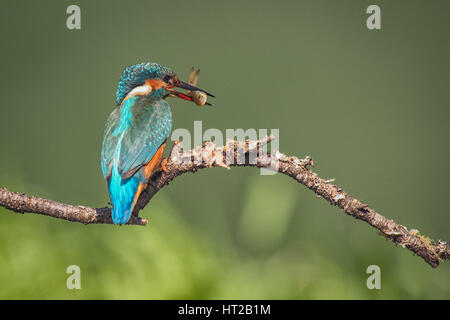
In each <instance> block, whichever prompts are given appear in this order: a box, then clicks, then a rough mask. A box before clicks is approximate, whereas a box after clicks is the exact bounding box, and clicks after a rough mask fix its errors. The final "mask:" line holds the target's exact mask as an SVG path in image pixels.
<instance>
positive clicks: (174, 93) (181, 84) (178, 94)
mask: <svg viewBox="0 0 450 320" xmlns="http://www.w3.org/2000/svg"><path fill="white" fill-rule="evenodd" d="M174 87H177V88H180V89H184V90H188V91H200V92H203V93H204V94H206V95H207V96H210V97H212V98H215V96H214V95H213V94H211V93H209V92H207V91H205V90H203V89H200V88H197V87H195V86H192V85H190V84H189V83H186V82H184V81H181V80H178V81H177V82H176V83H175V84H172V85H169V86H167V89H168V90H169V92H170V95H172V96H175V97H177V98H181V99H184V100H187V101H193V99H192V97H191V96H189V95H188V94H184V93H182V92H178V91H175V90H173V89H172V88H174ZM206 104H207V105H211V104H210V103H209V102H207V103H206Z"/></svg>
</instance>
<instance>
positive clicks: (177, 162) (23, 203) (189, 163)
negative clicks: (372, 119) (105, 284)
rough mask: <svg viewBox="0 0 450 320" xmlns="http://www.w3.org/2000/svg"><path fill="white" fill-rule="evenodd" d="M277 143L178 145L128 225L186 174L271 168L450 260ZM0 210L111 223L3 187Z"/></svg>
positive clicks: (106, 212) (416, 248)
mask: <svg viewBox="0 0 450 320" xmlns="http://www.w3.org/2000/svg"><path fill="white" fill-rule="evenodd" d="M272 140H273V136H268V137H265V138H263V139H261V140H255V141H253V140H246V141H241V142H239V141H229V142H227V144H225V145H224V146H221V147H217V146H216V145H215V144H213V143H211V142H207V143H205V144H204V145H203V146H201V147H200V146H199V147H196V148H195V149H192V150H190V151H187V152H183V148H182V146H181V144H180V143H178V142H175V143H174V145H173V148H172V151H171V154H170V157H169V159H168V161H167V164H166V168H167V171H166V172H165V171H160V172H157V173H155V174H154V175H153V176H152V178H151V179H150V180H149V184H148V186H147V188H146V189H145V190H144V191H143V192H142V194H141V196H140V197H139V199H138V201H137V203H136V206H135V210H134V212H133V215H132V217H131V219H130V221H129V222H128V224H133V225H145V224H147V220H146V219H143V218H140V217H138V213H139V211H140V210H142V209H143V208H144V207H145V206H146V205H147V204H148V202H149V201H150V200H151V199H152V198H153V196H154V195H155V194H156V193H157V192H158V191H159V190H160V189H161V188H163V187H165V186H166V185H168V184H169V182H171V181H172V180H173V179H175V178H176V177H177V176H179V175H182V174H183V173H186V172H196V171H197V170H198V169H203V168H211V167H213V166H220V167H225V168H230V167H232V166H250V167H258V168H269V169H271V170H276V171H278V172H280V173H283V174H285V175H287V176H289V177H291V178H293V179H294V180H296V181H298V182H299V183H301V184H303V185H304V186H306V187H307V188H308V189H310V190H312V191H313V192H315V193H316V194H317V195H318V196H319V197H322V198H324V199H326V200H327V201H328V202H329V203H330V204H332V205H335V206H338V207H339V208H340V209H342V210H343V211H344V212H345V213H346V214H348V215H349V216H352V217H354V218H356V219H360V220H363V221H365V222H367V223H368V224H369V225H371V226H372V227H374V228H375V229H377V230H378V231H379V232H380V234H382V235H383V236H384V237H386V238H387V239H389V240H391V241H392V242H394V243H395V244H399V245H401V246H402V247H404V248H407V249H408V250H410V251H412V252H413V253H414V254H417V255H418V256H420V257H422V258H423V259H424V260H425V261H426V262H427V263H428V264H429V265H430V266H432V267H434V268H435V267H437V266H439V263H440V262H441V261H443V260H447V259H450V244H449V243H446V242H443V241H440V240H439V241H438V242H433V241H432V240H431V239H429V238H427V237H425V236H423V235H421V234H420V232H419V231H418V230H415V229H411V230H408V229H407V228H406V227H405V226H402V225H400V224H398V223H396V222H394V221H393V220H390V219H387V218H385V217H384V216H382V215H380V214H379V213H377V212H375V211H374V210H373V209H371V208H370V207H369V206H368V205H367V204H364V203H361V202H360V201H359V200H357V199H355V198H353V197H351V196H350V195H349V194H347V193H346V192H345V191H343V190H342V189H341V188H339V187H337V186H335V185H334V184H332V183H331V182H332V181H331V180H324V179H322V178H320V177H318V176H317V175H316V174H315V173H314V172H312V171H311V170H310V169H309V168H308V167H309V166H311V167H312V166H314V163H313V161H312V159H311V158H309V157H306V158H304V159H299V158H296V157H289V156H286V155H284V154H282V153H279V152H277V151H276V152H274V153H267V152H265V147H266V145H267V144H268V143H270V141H272ZM0 206H3V207H5V208H6V209H9V210H12V211H14V212H18V213H25V212H30V213H37V214H43V215H47V216H51V217H54V218H59V219H65V220H69V221H72V222H80V223H83V224H90V223H107V224H110V223H112V219H111V209H110V208H89V207H83V206H72V205H68V204H63V203H58V202H55V201H51V200H47V199H42V198H37V197H34V196H28V195H25V194H19V193H15V192H11V191H9V190H7V189H5V188H0Z"/></svg>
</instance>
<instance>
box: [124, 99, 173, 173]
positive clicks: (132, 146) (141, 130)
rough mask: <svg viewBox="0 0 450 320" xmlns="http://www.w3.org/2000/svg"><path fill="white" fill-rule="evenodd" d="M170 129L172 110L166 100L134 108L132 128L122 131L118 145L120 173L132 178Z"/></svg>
mask: <svg viewBox="0 0 450 320" xmlns="http://www.w3.org/2000/svg"><path fill="white" fill-rule="evenodd" d="M171 130H172V113H171V111H170V107H169V104H168V103H167V102H166V101H165V100H158V101H155V102H153V103H152V104H150V105H146V106H143V107H139V108H136V110H135V112H134V113H133V120H132V124H131V128H130V129H129V130H127V132H126V133H125V135H124V137H123V140H122V146H121V148H120V161H119V172H120V173H121V174H122V178H124V179H126V178H129V177H131V176H132V175H133V174H134V173H135V172H136V171H137V170H138V169H139V168H141V167H142V166H144V165H146V164H147V163H148V162H149V161H150V160H151V159H152V158H153V156H154V155H155V153H156V151H158V148H159V147H160V146H161V145H162V144H163V143H164V142H165V141H166V139H167V137H168V136H169V134H170V131H171Z"/></svg>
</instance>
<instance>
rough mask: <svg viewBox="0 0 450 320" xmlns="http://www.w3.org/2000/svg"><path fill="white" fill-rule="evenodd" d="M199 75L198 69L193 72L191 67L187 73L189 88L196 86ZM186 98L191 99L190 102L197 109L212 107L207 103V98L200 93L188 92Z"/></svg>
mask: <svg viewBox="0 0 450 320" xmlns="http://www.w3.org/2000/svg"><path fill="white" fill-rule="evenodd" d="M199 75H200V69H198V70H195V69H194V67H191V71H190V72H189V77H188V83H189V84H190V85H191V86H194V87H195V86H197V81H198V76H199ZM186 95H187V96H188V97H191V98H192V101H194V102H195V104H196V105H198V106H199V107H201V106H204V105H205V104H206V105H207V106H213V104H211V103H209V102H207V96H206V94H205V93H204V92H202V91H188V93H187V94H186Z"/></svg>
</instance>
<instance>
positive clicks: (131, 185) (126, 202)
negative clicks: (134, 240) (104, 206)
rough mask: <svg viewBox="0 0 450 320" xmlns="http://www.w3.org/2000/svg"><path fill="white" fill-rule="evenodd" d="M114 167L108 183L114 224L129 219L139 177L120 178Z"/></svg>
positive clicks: (125, 221) (123, 222) (122, 222)
mask: <svg viewBox="0 0 450 320" xmlns="http://www.w3.org/2000/svg"><path fill="white" fill-rule="evenodd" d="M114 169H115V168H114ZM114 169H113V172H112V175H111V179H110V180H109V183H108V187H109V195H110V199H111V204H112V220H113V222H114V224H125V223H127V222H128V220H130V217H131V213H132V211H133V208H134V204H135V198H136V193H137V192H138V189H139V185H140V179H139V178H138V177H135V176H133V177H131V178H128V179H122V177H121V174H120V173H119V172H118V170H117V169H116V170H114Z"/></svg>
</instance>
